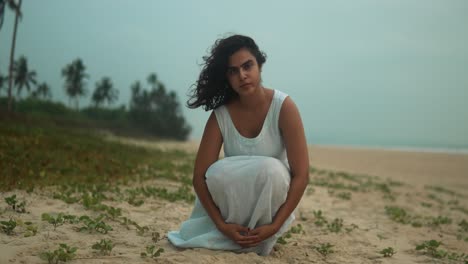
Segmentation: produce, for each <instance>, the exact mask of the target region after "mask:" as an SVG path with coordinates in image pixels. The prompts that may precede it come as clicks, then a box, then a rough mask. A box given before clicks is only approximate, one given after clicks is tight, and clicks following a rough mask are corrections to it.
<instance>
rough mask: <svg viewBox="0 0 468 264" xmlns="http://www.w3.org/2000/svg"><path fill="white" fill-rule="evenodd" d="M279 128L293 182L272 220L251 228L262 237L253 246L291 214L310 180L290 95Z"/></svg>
mask: <svg viewBox="0 0 468 264" xmlns="http://www.w3.org/2000/svg"><path fill="white" fill-rule="evenodd" d="M279 128H280V131H281V133H282V135H283V139H284V143H285V146H286V152H287V155H288V161H289V166H290V169H291V182H290V184H289V191H288V195H287V197H286V201H285V202H284V203H283V204H282V205H281V207H280V208H279V209H278V211H277V212H276V215H275V217H274V219H273V223H271V224H270V225H265V226H261V227H258V228H256V229H254V230H252V231H251V232H250V233H249V234H251V235H258V236H259V237H260V239H259V240H257V241H255V242H254V243H253V244H251V245H250V246H255V245H257V244H258V243H259V242H261V241H262V240H265V239H267V238H268V237H270V236H272V235H273V234H275V233H276V232H277V231H278V230H279V229H280V228H281V226H282V225H283V223H284V222H285V221H286V219H287V218H288V217H289V216H290V215H291V213H292V212H293V211H294V209H295V208H296V206H297V205H298V203H299V201H300V200H301V198H302V195H303V194H304V191H305V189H306V187H307V184H308V183H309V154H308V150H307V142H306V139H305V135H304V127H303V125H302V120H301V117H300V114H299V111H298V109H297V107H296V105H295V104H294V102H293V101H292V100H291V99H290V98H289V97H287V98H286V99H285V101H284V102H283V105H282V107H281V111H280V117H279Z"/></svg>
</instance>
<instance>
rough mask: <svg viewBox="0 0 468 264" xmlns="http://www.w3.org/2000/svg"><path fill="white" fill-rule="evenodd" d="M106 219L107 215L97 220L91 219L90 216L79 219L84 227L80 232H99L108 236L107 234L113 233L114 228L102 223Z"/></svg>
mask: <svg viewBox="0 0 468 264" xmlns="http://www.w3.org/2000/svg"><path fill="white" fill-rule="evenodd" d="M104 217H105V215H100V216H98V217H97V218H95V219H91V218H90V217H89V216H87V215H83V216H81V217H80V218H79V219H80V222H82V223H83V224H84V226H82V227H80V228H79V229H78V230H79V231H80V232H81V231H87V232H89V233H94V232H98V233H101V234H107V232H109V231H112V227H111V226H110V225H108V224H106V223H105V222H104V221H102V219H103V218H104Z"/></svg>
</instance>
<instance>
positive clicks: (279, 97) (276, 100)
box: [270, 90, 288, 128]
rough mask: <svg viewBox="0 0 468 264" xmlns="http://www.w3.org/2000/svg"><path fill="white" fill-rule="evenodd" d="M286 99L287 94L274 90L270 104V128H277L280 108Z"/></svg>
mask: <svg viewBox="0 0 468 264" xmlns="http://www.w3.org/2000/svg"><path fill="white" fill-rule="evenodd" d="M286 97H288V95H287V94H285V93H283V92H281V91H279V90H275V93H274V96H273V102H272V104H273V105H272V109H271V110H272V113H271V119H270V122H271V126H272V127H274V128H278V127H279V116H280V112H281V106H282V105H283V102H284V100H285V99H286Z"/></svg>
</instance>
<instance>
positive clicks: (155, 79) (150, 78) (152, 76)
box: [146, 72, 158, 89]
mask: <svg viewBox="0 0 468 264" xmlns="http://www.w3.org/2000/svg"><path fill="white" fill-rule="evenodd" d="M146 80H147V81H148V83H149V84H150V85H151V87H153V89H155V88H156V86H157V85H158V77H157V75H156V73H154V72H153V73H150V75H148V78H146Z"/></svg>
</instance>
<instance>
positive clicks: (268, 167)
mask: <svg viewBox="0 0 468 264" xmlns="http://www.w3.org/2000/svg"><path fill="white" fill-rule="evenodd" d="M261 168H262V171H263V175H264V177H265V180H267V181H271V182H273V183H274V185H277V184H281V183H289V178H290V175H289V170H288V168H287V167H286V166H285V165H284V163H283V162H281V161H280V160H278V159H275V158H271V157H265V158H264V159H262V161H261Z"/></svg>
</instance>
